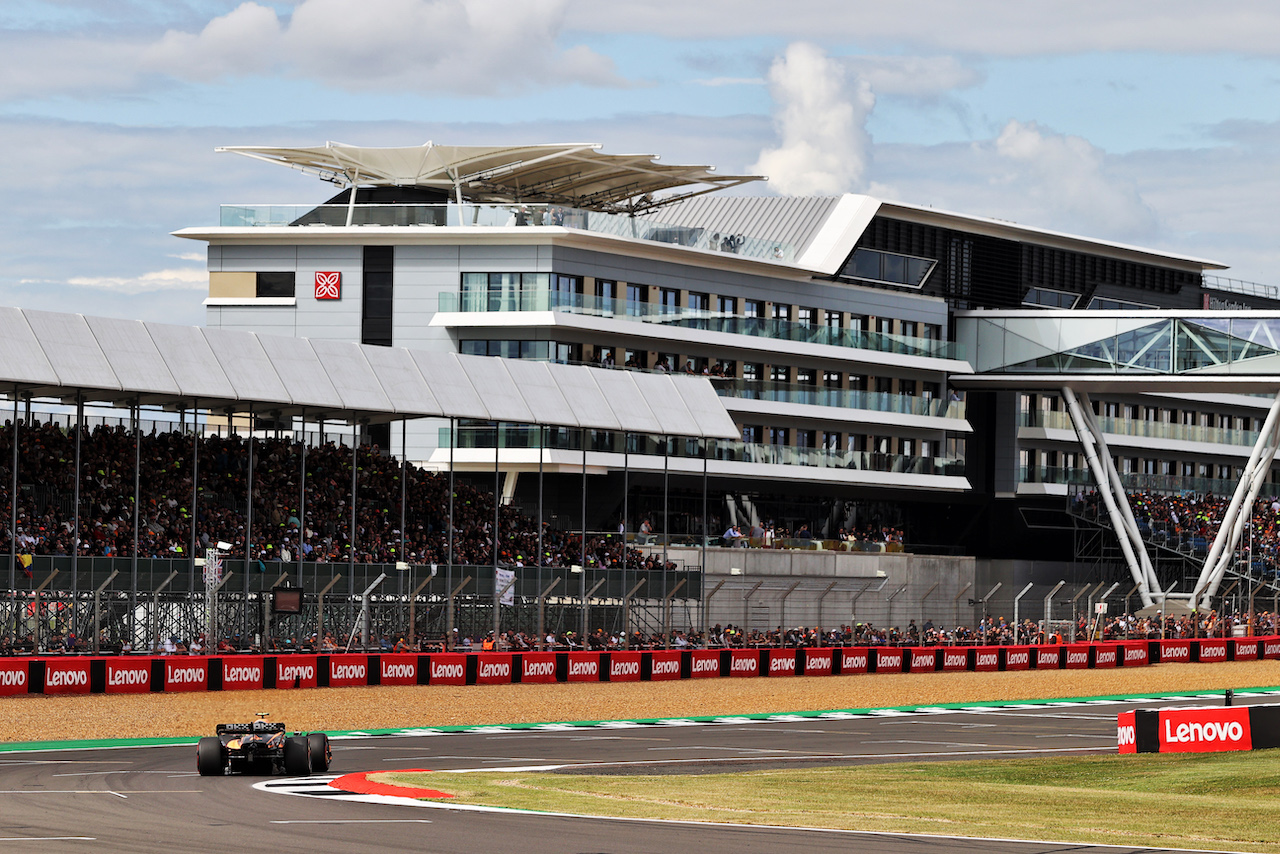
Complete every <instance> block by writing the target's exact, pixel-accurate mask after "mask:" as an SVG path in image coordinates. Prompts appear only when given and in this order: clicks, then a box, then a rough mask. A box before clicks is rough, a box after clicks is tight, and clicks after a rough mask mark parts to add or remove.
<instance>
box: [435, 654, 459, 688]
mask: <svg viewBox="0 0 1280 854" xmlns="http://www.w3.org/2000/svg"><path fill="white" fill-rule="evenodd" d="M427 679H428V680H429V681H430V683H431V684H432V685H466V684H467V656H466V654H465V653H461V652H441V653H437V654H436V655H432V656H431V657H430V658H429V659H428V664H427Z"/></svg>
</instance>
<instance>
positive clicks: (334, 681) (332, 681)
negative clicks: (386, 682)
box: [329, 655, 369, 688]
mask: <svg viewBox="0 0 1280 854" xmlns="http://www.w3.org/2000/svg"><path fill="white" fill-rule="evenodd" d="M368 684H369V656H367V655H331V656H329V687H330V688H350V687H353V686H356V685H368Z"/></svg>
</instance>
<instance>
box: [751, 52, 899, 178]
mask: <svg viewBox="0 0 1280 854" xmlns="http://www.w3.org/2000/svg"><path fill="white" fill-rule="evenodd" d="M769 91H770V93H771V94H772V96H773V101H774V124H775V126H776V127H777V131H778V135H779V136H780V137H781V144H780V145H779V146H778V147H777V148H766V149H765V150H763V151H761V152H760V159H759V160H757V161H756V162H755V163H754V164H752V165H751V166H750V167H748V168H749V169H750V170H751V171H753V172H758V173H760V174H763V175H768V176H769V183H770V186H771V187H772V188H773V189H774V190H776V191H777V192H779V193H782V194H784V195H792V196H804V195H825V194H834V193H842V192H847V191H849V190H853V189H856V188H858V187H859V186H860V185H861V184H862V181H863V178H864V175H865V173H866V170H867V164H868V160H869V150H870V138H869V137H868V135H867V131H866V120H867V116H868V115H870V113H871V109H872V107H874V106H875V96H874V95H873V94H872V92H871V87H870V85H869V84H868V83H867V82H866V81H865V80H861V79H856V78H855V79H853V80H849V79H848V77H847V75H846V73H845V69H844V66H843V64H842V63H841V62H840V61H838V60H833V59H830V58H829V57H827V55H826V54H825V53H823V51H822V49H821V48H818V47H816V46H815V45H812V44H808V43H805V42H797V43H795V44H792V45H790V46H789V47H788V48H787V50H786V53H785V54H783V55H782V56H781V57H779V58H778V59H776V60H775V61H774V63H773V66H772V67H771V68H770V69H769Z"/></svg>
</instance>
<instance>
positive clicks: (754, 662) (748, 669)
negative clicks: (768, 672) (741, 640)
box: [729, 649, 760, 676]
mask: <svg viewBox="0 0 1280 854" xmlns="http://www.w3.org/2000/svg"><path fill="white" fill-rule="evenodd" d="M729 675H730V676H759V675H760V652H759V650H755V649H735V650H733V651H731V652H730V653H729Z"/></svg>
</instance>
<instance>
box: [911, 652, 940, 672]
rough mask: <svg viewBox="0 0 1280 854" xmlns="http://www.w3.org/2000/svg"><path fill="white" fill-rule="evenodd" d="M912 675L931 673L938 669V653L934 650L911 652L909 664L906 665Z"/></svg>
mask: <svg viewBox="0 0 1280 854" xmlns="http://www.w3.org/2000/svg"><path fill="white" fill-rule="evenodd" d="M908 666H909V667H910V668H911V672H912V673H932V672H933V671H934V670H937V669H938V651H937V650H936V649H913V650H911V663H910V664H909V665H908Z"/></svg>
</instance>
